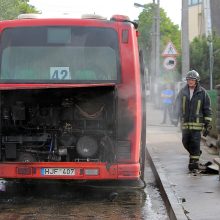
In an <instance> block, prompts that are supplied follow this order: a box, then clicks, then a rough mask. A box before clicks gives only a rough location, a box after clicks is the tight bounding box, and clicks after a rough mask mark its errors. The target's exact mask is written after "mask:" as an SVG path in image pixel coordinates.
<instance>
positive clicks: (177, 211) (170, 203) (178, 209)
mask: <svg viewBox="0 0 220 220" xmlns="http://www.w3.org/2000/svg"><path fill="white" fill-rule="evenodd" d="M146 157H147V158H148V159H149V162H150V166H151V169H152V171H153V173H154V176H155V178H156V182H157V184H158V186H159V190H160V193H161V196H162V199H163V201H164V203H165V206H166V210H167V214H168V216H169V218H170V220H188V218H187V216H186V215H185V213H184V208H183V206H182V205H181V202H180V201H178V198H177V197H176V195H175V193H174V191H173V189H172V186H171V185H170V183H169V181H168V180H167V178H166V173H165V172H164V170H162V168H161V164H160V162H159V161H158V158H157V157H156V156H154V155H153V153H152V152H151V149H150V148H148V146H147V148H146Z"/></svg>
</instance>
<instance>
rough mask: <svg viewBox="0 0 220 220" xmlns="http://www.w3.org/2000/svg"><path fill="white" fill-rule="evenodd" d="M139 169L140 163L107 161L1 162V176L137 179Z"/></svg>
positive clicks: (16, 177) (14, 177) (15, 177)
mask: <svg viewBox="0 0 220 220" xmlns="http://www.w3.org/2000/svg"><path fill="white" fill-rule="evenodd" d="M139 170H140V165H139V164H112V165H111V166H109V165H108V164H106V163H91V162H87V163H79V162H62V163H61V162H42V163H40V162H35V163H1V164H0V178H13V179H20V178H22V179H72V180H74V179H75V180H126V179H127V180H137V179H139ZM58 171H59V172H58ZM60 171H62V173H61V172H60Z"/></svg>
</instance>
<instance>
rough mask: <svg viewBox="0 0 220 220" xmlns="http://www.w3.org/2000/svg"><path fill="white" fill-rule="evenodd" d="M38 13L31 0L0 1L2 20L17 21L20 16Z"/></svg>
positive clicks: (0, 17) (0, 18) (0, 16)
mask: <svg viewBox="0 0 220 220" xmlns="http://www.w3.org/2000/svg"><path fill="white" fill-rule="evenodd" d="M36 12H38V11H37V10H36V8H35V7H34V6H31V5H29V0H0V20H6V19H15V18H16V17H17V16H18V15H19V14H24V13H36Z"/></svg>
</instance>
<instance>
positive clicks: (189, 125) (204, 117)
mask: <svg viewBox="0 0 220 220" xmlns="http://www.w3.org/2000/svg"><path fill="white" fill-rule="evenodd" d="M186 81H187V85H186V86H185V87H183V88H182V89H181V90H180V92H179V93H178V95H177V98H176V100H175V103H174V109H173V110H174V118H173V123H174V125H176V126H177V125H178V121H179V119H180V123H181V129H182V143H183V146H184V147H185V149H186V150H187V151H188V152H189V165H188V168H189V170H190V171H194V170H197V169H199V158H200V155H201V153H202V151H201V150H200V140H201V131H202V130H203V128H208V127H209V126H210V122H211V120H212V118H211V114H212V111H211V105H210V97H209V95H208V94H207V92H206V90H205V89H204V88H203V87H201V86H200V84H199V81H200V76H199V74H198V72H196V71H195V70H191V71H189V72H188V73H187V75H186Z"/></svg>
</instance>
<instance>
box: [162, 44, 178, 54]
mask: <svg viewBox="0 0 220 220" xmlns="http://www.w3.org/2000/svg"><path fill="white" fill-rule="evenodd" d="M177 55H178V52H177V50H176V48H175V46H174V45H173V43H172V42H171V41H170V42H169V43H168V44H167V45H166V47H165V49H164V51H163V53H162V56H163V57H166V56H177Z"/></svg>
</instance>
